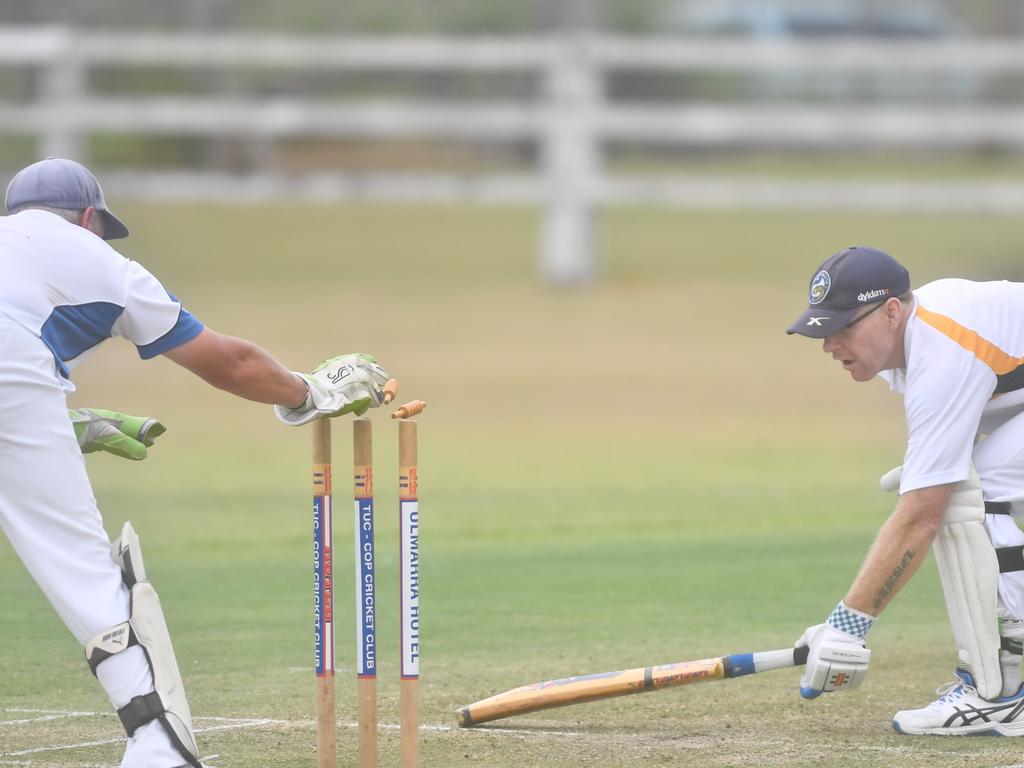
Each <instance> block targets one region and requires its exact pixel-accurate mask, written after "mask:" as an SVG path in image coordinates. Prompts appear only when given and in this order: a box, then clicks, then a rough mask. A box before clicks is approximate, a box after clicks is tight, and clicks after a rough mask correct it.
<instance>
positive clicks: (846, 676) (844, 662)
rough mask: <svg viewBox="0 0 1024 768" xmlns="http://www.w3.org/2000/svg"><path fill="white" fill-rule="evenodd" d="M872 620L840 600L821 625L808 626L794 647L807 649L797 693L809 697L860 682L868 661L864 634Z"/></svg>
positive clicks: (869, 659) (869, 627) (866, 669)
mask: <svg viewBox="0 0 1024 768" xmlns="http://www.w3.org/2000/svg"><path fill="white" fill-rule="evenodd" d="M873 623H874V618H873V617H871V616H868V615H867V614H866V613H861V612H860V611H857V610H854V609H853V608H848V607H847V606H846V604H845V603H843V602H840V603H839V605H837V606H836V607H835V610H833V611H832V613H831V615H829V617H828V620H827V621H826V622H825V623H824V624H816V625H815V626H813V627H808V628H807V630H806V631H804V633H803V635H801V636H800V639H799V640H797V641H796V647H797V648H799V647H801V646H807V648H808V654H807V666H805V667H804V673H803V675H802V676H801V678H800V695H801V696H803V697H804V698H805V699H813V698H816V697H818V696H820V695H821V694H823V693H829V692H831V691H838V690H842V689H845V688H856V687H857V686H858V685H860V684H861V683H862V682H863V681H864V678H865V676H866V675H867V673H868V664H869V663H870V661H871V651H869V650H868V649H867V648H865V647H864V637H865V635H867V633H868V630H869V629H871V625H872V624H873Z"/></svg>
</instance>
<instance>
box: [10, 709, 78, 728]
mask: <svg viewBox="0 0 1024 768" xmlns="http://www.w3.org/2000/svg"><path fill="white" fill-rule="evenodd" d="M4 711H6V712H10V711H11V710H9V709H8V710H4ZM95 714H96V713H95V712H61V713H54V714H52V715H39V716H38V717H23V718H21V719H19V720H0V725H25V724H27V723H42V722H46V721H47V720H70V719H71V718H73V717H92V716H93V715H95Z"/></svg>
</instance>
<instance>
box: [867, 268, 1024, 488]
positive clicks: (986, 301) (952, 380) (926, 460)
mask: <svg viewBox="0 0 1024 768" xmlns="http://www.w3.org/2000/svg"><path fill="white" fill-rule="evenodd" d="M914 296H915V303H914V311H913V314H912V316H911V318H910V319H909V320H908V321H907V326H906V330H905V334H904V343H905V352H906V362H907V367H906V368H905V369H898V370H893V371H883V372H882V374H881V375H882V376H883V378H885V379H886V380H887V381H889V383H890V386H891V387H892V389H893V390H894V391H897V392H902V393H903V398H904V410H905V412H906V417H907V451H906V455H905V456H904V459H903V479H902V481H901V483H900V493H901V494H902V493H906V492H907V491H912V490H916V489H918V488H927V487H929V486H933V485H941V484H943V483H956V482H960V481H961V480H966V479H967V477H968V475H969V474H970V467H971V454H972V452H973V448H974V442H975V437H976V435H977V434H978V433H979V431H983V432H988V431H990V430H991V429H992V428H994V427H995V426H998V424H1000V423H1002V422H1005V421H1006V420H1007V419H1009V418H1011V417H1012V416H1015V415H1017V414H1018V413H1020V412H1021V411H1022V410H1024V283H1011V282H1007V281H1005V280H1004V281H999V282H989V283H976V282H972V281H969V280H959V279H947V280H937V281H935V282H933V283H928V284H927V285H924V286H922V287H921V288H918V289H916V290H915V291H914Z"/></svg>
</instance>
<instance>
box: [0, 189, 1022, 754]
mask: <svg viewBox="0 0 1024 768" xmlns="http://www.w3.org/2000/svg"><path fill="white" fill-rule="evenodd" d="M118 212H119V214H120V215H122V216H123V218H125V220H126V221H128V222H129V224H130V226H132V228H133V235H132V238H130V239H129V240H128V241H126V242H125V244H124V251H125V253H126V254H128V255H130V256H132V257H135V258H139V259H141V260H143V261H144V262H146V263H147V264H148V265H149V266H150V267H151V268H152V269H153V270H154V271H155V272H157V274H159V275H160V276H161V277H163V278H164V280H165V282H166V283H167V285H168V287H169V288H170V289H171V290H173V291H174V292H175V293H176V294H177V295H179V296H181V297H182V298H183V299H184V301H185V302H186V305H187V306H188V307H189V308H190V309H192V310H193V311H194V312H195V313H196V314H197V315H198V316H199V317H201V318H202V319H204V320H205V321H207V322H208V323H209V324H210V325H212V326H213V327H216V328H218V329H219V330H222V331H224V332H226V333H231V334H235V335H239V336H245V337H248V338H251V339H254V340H256V341H258V342H261V343H263V344H265V345H266V346H267V347H269V348H270V349H271V350H273V351H274V352H275V353H276V354H277V355H278V357H280V358H281V359H282V360H283V361H284V362H285V363H286V364H287V365H289V366H291V367H293V368H310V367H312V366H313V365H315V364H316V363H317V362H318V361H319V359H320V358H322V357H324V356H327V355H332V354H336V353H340V352H346V351H355V350H365V351H372V352H374V353H376V354H377V355H378V356H379V357H380V358H381V359H382V361H383V362H384V363H385V364H386V365H387V366H389V367H390V368H391V369H392V371H393V373H395V374H396V375H397V376H398V377H399V378H400V380H401V382H402V387H403V389H402V393H401V397H407V398H409V399H411V398H424V399H426V400H428V401H429V402H430V407H429V409H428V410H427V412H426V413H425V414H424V415H423V416H422V417H421V418H420V419H419V421H420V435H421V437H420V467H421V483H422V485H421V497H422V537H423V538H422V558H423V560H422V579H423V587H424V592H423V604H422V607H423V613H424V625H423V626H424V629H423V638H424V651H423V654H424V655H423V661H422V691H421V695H422V708H421V709H422V721H423V723H424V724H426V725H430V726H445V727H447V726H451V725H453V723H454V720H453V717H452V712H453V710H454V709H455V708H456V707H457V706H458V705H461V704H466V703H469V702H471V701H473V700H476V699H479V698H483V697H485V696H487V695H490V694H493V693H496V692H498V691H500V690H503V689H505V688H509V687H513V686H516V685H520V684H524V683H528V682H534V681H537V680H541V679H547V678H554V677H563V676H567V675H573V674H580V673H587V672H597V671H604V670H609V669H616V668H624V667H633V666H642V665H646V664H651V663H661V662H670V661H681V660H685V659H691V658H700V657H704V656H712V655H721V654H724V653H730V652H740V651H750V650H758V649H768V648H774V647H782V646H785V645H788V644H790V643H792V642H793V640H794V639H795V638H796V637H797V636H799V634H800V633H801V632H802V631H803V629H804V627H806V626H807V625H808V624H811V623H816V622H819V621H821V620H823V618H824V617H825V616H826V615H827V613H828V611H829V610H830V609H831V608H832V606H833V605H834V604H835V601H836V600H838V599H839V598H840V597H841V596H842V594H843V592H844V591H845V588H846V586H847V585H848V583H849V581H850V579H851V578H852V576H853V574H854V573H855V571H856V569H857V567H858V565H859V563H860V561H861V558H862V557H863V554H864V551H865V549H866V548H867V546H868V544H869V543H870V541H871V539H872V537H873V535H874V533H875V531H876V530H877V527H878V525H879V524H880V522H881V521H882V520H884V518H885V516H886V515H887V513H888V511H889V509H890V508H891V505H892V503H893V499H892V498H890V497H887V496H885V495H884V494H882V493H881V492H880V491H879V490H877V477H878V476H879V475H880V474H881V473H882V472H884V471H885V470H887V469H888V468H889V467H890V466H893V465H895V464H897V463H899V461H900V457H901V453H902V443H901V441H902V439H903V431H904V428H903V424H902V404H901V403H900V401H899V399H898V398H896V397H895V396H893V395H891V394H889V393H888V392H886V391H885V388H884V387H883V386H881V385H880V384H877V383H876V384H870V385H862V386H856V385H854V384H852V383H851V382H850V381H849V380H848V378H847V377H846V375H845V374H844V373H843V372H842V371H840V370H839V369H838V368H837V366H835V365H834V364H833V363H831V361H830V360H829V359H828V358H827V357H826V356H824V355H823V354H822V353H821V351H820V348H819V347H818V345H816V344H814V343H811V342H808V341H807V340H805V339H794V338H788V337H786V336H785V335H784V334H783V333H782V329H783V328H784V327H785V326H786V325H787V324H788V323H789V321H790V320H791V319H792V318H793V317H795V316H796V314H798V312H799V310H800V308H801V304H802V303H803V297H804V291H805V285H806V281H807V278H808V277H809V276H810V274H811V272H812V271H813V270H814V268H815V267H816V266H817V264H818V263H819V262H820V261H821V260H822V259H823V258H824V257H825V256H827V255H828V254H829V253H831V252H832V251H834V250H837V249H838V248H840V247H843V246H846V245H849V244H851V243H853V242H862V243H869V244H873V245H876V246H879V247H883V248H887V249H890V250H891V251H892V252H893V253H894V254H895V255H897V256H899V257H901V258H902V259H904V260H905V261H906V262H907V263H908V265H909V266H910V268H911V273H912V275H913V276H914V278H915V282H922V281H924V280H928V279H932V278H935V277H939V276H942V275H954V274H964V275H970V276H976V277H980V278H988V277H994V276H1002V275H1005V276H1011V277H1013V276H1017V277H1019V276H1021V268H1020V267H1019V266H1017V265H1019V264H1020V263H1021V262H1020V257H1019V240H1020V238H1019V232H1020V227H1019V222H1017V221H1016V220H1014V219H1008V218H1005V219H1004V218H998V217H982V216H978V217H974V216H963V217H950V216H943V217H928V216H903V217H895V216H892V217H890V216H882V215H871V216H854V215H849V216H839V215H810V214H808V215H774V214H773V215H768V214H751V215H739V214H699V215H698V214H686V213H678V212H675V213H673V212H667V211H660V212H652V211H641V210H631V209H627V210H621V211H616V212H614V213H607V214H605V215H604V216H603V217H602V220H601V227H600V232H599V239H600V242H601V244H602V273H603V279H602V280H601V282H600V283H599V284H597V285H596V286H594V287H593V288H592V289H590V290H578V291H557V290H552V289H549V288H545V287H544V286H542V285H540V284H538V282H537V281H536V279H535V272H536V268H535V267H536V265H535V255H534V254H535V251H536V237H537V233H536V230H537V223H538V222H537V219H536V216H535V214H534V213H533V212H531V211H527V210H507V209H459V208H443V207H442V208H429V209H426V208H415V207H404V208H403V207H398V208H385V207H372V206H352V207H327V206H301V207H300V206H290V207H274V208H259V209H250V208H232V207H198V206H180V207H171V208H155V207H143V206H130V205H129V206H125V205H121V206H118ZM76 380H77V381H78V384H79V388H80V391H79V392H78V393H77V394H76V395H74V396H73V398H72V402H73V403H74V404H77V405H89V404H92V405H98V406H107V407H115V408H121V409H124V410H129V411H135V412H140V413H142V412H146V413H152V414H154V415H158V416H160V417H161V418H163V419H164V420H165V421H166V422H167V423H168V425H169V429H168V432H167V434H166V435H164V436H163V437H162V438H161V439H160V442H159V443H158V445H157V446H156V448H155V450H154V452H153V454H152V456H151V458H150V459H149V460H148V461H146V462H144V463H142V464H126V463H124V462H119V461H117V460H115V459H113V458H111V457H106V456H90V457H89V458H88V463H89V467H90V472H91V473H92V476H93V478H94V484H95V488H96V493H97V496H98V498H99V500H100V503H101V506H102V508H103V510H104V513H105V519H106V522H107V528H108V530H109V531H111V532H112V533H116V531H117V530H118V529H119V527H120V525H121V523H122V522H123V521H124V520H126V519H132V520H133V521H134V522H135V525H136V528H137V530H138V531H139V534H140V536H141V537H142V541H143V546H144V548H145V551H146V562H147V567H148V569H149V571H150V573H151V576H152V579H153V581H154V583H155V584H156V585H157V587H158V589H159V591H160V594H161V597H162V600H163V602H164V605H165V610H166V612H167V615H168V620H169V622H170V625H171V628H172V630H173V632H174V637H175V643H176V647H177V650H178V655H179V661H180V664H181V667H182V670H183V673H184V675H185V678H186V682H187V684H188V687H189V690H190V696H191V700H192V704H193V710H194V712H195V714H196V715H197V716H199V718H200V725H204V726H205V725H210V724H211V721H209V720H204V718H211V717H226V718H264V719H268V720H273V721H275V722H274V723H268V724H264V725H262V726H259V727H251V728H244V729H237V730H224V731H215V732H210V733H206V734H201V736H200V739H201V746H202V750H203V754H204V755H210V754H216V755H218V757H216V758H215V759H214V760H213V761H212V765H213V766H217V767H218V768H234V767H236V766H254V765H259V766H275V767H277V766H280V767H281V768H291V767H293V766H294V767H295V768H299V767H309V766H313V765H314V764H315V761H314V744H315V728H314V722H315V719H314V718H315V705H314V695H313V694H314V686H313V677H312V671H311V663H312V652H311V631H310V630H311V574H310V571H311V564H310V553H309V550H310V537H311V534H310V512H309V477H308V472H309V461H310V456H309V453H310V449H309V435H308V432H307V431H306V430H302V429H287V428H285V427H283V426H280V425H279V424H278V423H277V422H276V421H275V420H274V419H273V417H272V414H271V413H270V410H269V409H268V408H267V407H265V406H257V405H251V404H247V403H242V402H236V401H235V400H233V399H232V398H230V397H228V396H226V395H223V394H221V393H218V392H214V391H211V390H209V389H208V388H206V387H205V385H203V384H201V383H200V382H198V381H197V380H195V379H194V378H192V377H191V376H189V375H188V374H186V373H185V372H183V371H181V370H180V369H177V368H176V367H175V366H174V365H173V364H171V363H170V362H168V361H166V360H158V361H154V362H150V363H142V362H140V361H139V360H138V358H137V357H136V355H135V353H134V351H133V350H132V349H131V348H130V347H129V346H128V345H124V344H118V343H115V344H109V345H107V346H106V347H105V348H104V349H102V350H100V351H99V352H98V353H97V354H96V356H95V358H94V359H93V360H91V361H90V362H89V363H87V364H86V365H85V367H84V368H82V369H80V370H79V372H78V373H76ZM375 425H376V430H377V434H376V435H375V444H376V453H377V456H376V462H377V478H378V480H377V482H378V508H379V510H381V511H380V513H379V517H378V550H379V551H378V569H379V580H380V586H379V589H380V638H379V641H380V645H381V652H382V656H381V660H380V663H381V677H380V681H379V685H380V699H381V722H382V723H385V724H393V723H395V722H396V719H397V692H398V685H397V680H396V674H397V673H396V667H397V648H396V645H397V641H398V638H397V620H396V607H397V606H396V603H397V600H396V599H395V594H396V591H397V585H396V573H395V571H396V564H397V543H396V524H395V508H396V505H397V497H396V489H395V488H394V487H393V483H392V480H391V479H392V478H393V477H394V474H395V471H396V470H395V456H396V445H395V434H394V427H393V425H392V424H391V423H390V422H389V421H388V420H386V419H384V418H381V417H379V416H378V417H377V418H376V419H375ZM349 434H350V432H349V430H348V428H347V423H345V422H337V423H336V426H335V470H336V477H337V478H338V479H337V483H336V486H337V496H338V498H339V499H340V500H341V501H340V503H339V504H338V509H337V515H338V521H339V522H338V525H337V528H338V534H337V541H336V546H337V548H338V551H339V553H340V554H339V556H338V558H337V565H336V568H337V579H338V593H337V611H338V627H339V629H338V632H339V638H338V664H339V677H338V718H339V722H340V723H341V724H342V726H341V728H340V729H339V755H340V757H339V764H340V765H343V766H350V765H354V762H355V758H354V752H353V750H354V745H355V733H354V730H353V729H352V728H351V727H350V726H349V725H348V724H350V723H351V722H352V721H353V719H354V712H355V708H354V696H353V695H352V688H353V685H352V677H353V672H352V670H353V646H354V643H353V642H352V640H353V638H352V636H353V634H354V630H353V626H352V605H351V603H352V602H353V601H352V599H351V597H350V595H349V592H350V589H351V581H350V580H351V564H350V560H349V557H348V552H349V549H350V547H351V533H350V530H349V525H348V523H347V522H346V520H347V519H348V518H347V511H348V509H349V505H348V504H347V503H345V502H344V498H345V497H346V496H347V494H348V485H347V464H348V462H350V460H351V454H350V448H349V440H350V437H349ZM0 605H2V606H3V608H4V610H3V611H2V612H0V637H2V638H3V644H4V652H3V653H2V654H0V721H4V724H2V725H0V766H6V765H31V766H66V767H69V768H70V767H77V768H83V767H84V766H87V765H103V766H113V765H116V764H117V762H118V760H119V755H120V752H121V746H120V745H119V744H116V743H98V744H95V745H93V746H80V747H76V748H73V749H64V750H53V749H49V750H46V751H35V752H26V750H40V749H42V748H44V747H54V746H60V745H65V746H66V745H74V744H85V743H89V742H105V741H108V740H110V739H114V738H116V737H117V734H118V728H117V723H116V720H114V719H113V718H111V717H110V716H106V717H81V718H74V719H65V720H57V721H47V722H45V723H41V722H35V723H22V724H11V723H9V722H8V721H12V720H18V719H25V718H27V717H29V716H28V715H18V714H15V713H13V712H12V710H16V709H24V708H34V709H47V710H79V711H87V712H99V711H103V710H104V709H105V707H106V704H105V701H104V697H103V695H102V692H101V691H100V689H99V688H98V686H97V685H96V683H95V681H93V680H92V679H91V677H90V676H89V675H88V672H87V671H86V669H85V666H84V664H83V663H82V662H81V660H80V650H79V649H78V648H77V647H76V644H75V643H74V641H73V640H72V639H71V638H70V636H69V635H68V633H67V632H66V631H65V630H64V629H63V627H62V626H61V625H60V623H59V621H58V620H57V619H56V618H55V616H54V614H53V612H52V610H51V609H50V608H49V606H48V605H47V604H46V602H45V600H44V599H43V598H42V596H41V595H40V593H39V592H38V590H37V588H36V587H35V586H34V584H33V583H32V582H31V580H30V579H29V577H28V576H27V575H26V574H25V572H24V570H23V568H22V567H21V565H20V563H18V561H17V559H16V558H15V556H14V555H13V553H11V551H10V549H9V548H8V547H7V545H6V543H5V542H2V543H0ZM871 641H872V643H871V644H872V647H873V648H874V650H875V653H876V658H875V662H874V663H873V669H872V673H871V676H870V677H869V679H868V681H867V683H866V684H865V686H864V687H863V688H862V689H861V690H860V691H857V692H854V693H850V694H837V695H835V696H829V697H823V699H822V700H818V701H815V702H804V701H802V700H800V699H799V697H798V695H797V693H796V678H797V676H796V674H795V672H792V671H789V672H777V673H773V674H771V675H763V676H759V677H756V678H748V679H744V680H737V681H730V682H722V683H716V684H712V685H704V686H694V687H691V688H681V689H678V690H672V691H662V692H658V693H653V694H649V695H644V696H639V697H633V698H627V699H620V700H616V701H609V702H602V703H595V704H590V705H584V706H580V707H574V708H569V709H564V710H556V711H551V712H547V713H538V714H535V715H532V716H529V717H524V718H519V719H516V720H509V721H507V722H506V723H504V724H498V725H504V726H507V727H508V728H511V729H514V730H513V731H512V732H506V731H503V730H500V729H495V728H492V729H490V730H485V731H474V732H468V733H467V732H460V731H452V730H438V729H433V730H428V731H425V732H424V734H423V740H422V754H423V759H422V764H423V765H424V766H431V767H432V768H433V767H435V766H501V767H504V766H515V765H521V764H530V765H531V766H536V767H538V768H540V767H547V766H551V767H555V766H558V767H563V766H565V767H568V766H579V765H588V766H602V767H603V766H608V767H610V766H662V765H673V766H698V765H699V766H704V765H722V766H727V765H749V764H755V763H761V764H764V765H771V766H780V765H785V766H804V765H806V766H810V765H815V766H822V765H837V766H840V765H842V766H889V765H894V764H900V765H903V766H931V765H936V764H943V765H969V766H972V767H973V766H1004V765H1010V764H1013V763H1015V762H1019V757H1018V754H1019V747H1017V746H1015V745H1014V744H1013V742H1008V741H1003V740H979V739H971V740H966V741H959V740H957V741H950V740H941V739H935V740H926V739H925V740H922V739H910V738H899V737H897V736H895V735H893V734H892V733H891V730H890V729H889V726H888V720H889V717H890V716H891V714H892V712H893V711H894V710H895V709H898V708H901V707H905V706H909V705H920V704H923V703H925V702H926V701H928V700H930V699H931V698H932V689H933V688H934V686H935V685H937V684H939V683H941V682H943V681H944V680H945V679H946V678H947V677H949V675H950V671H951V663H952V654H951V650H950V638H949V630H948V628H947V626H946V620H945V609H944V607H943V603H942V598H941V595H940V593H939V591H938V588H937V585H936V578H935V573H934V567H933V566H932V565H931V563H928V564H927V565H926V566H925V567H924V569H923V570H922V571H921V573H920V575H919V576H918V577H917V578H916V579H915V580H914V581H913V582H912V583H911V584H910V585H909V586H908V588H907V589H906V590H905V591H904V593H903V594H901V595H900V596H899V597H898V598H897V600H896V602H895V603H894V604H893V606H892V607H891V608H890V609H889V610H888V611H887V612H886V614H885V616H884V617H883V619H882V620H881V621H880V622H879V625H878V627H877V629H876V630H875V631H874V632H873V633H872V636H871ZM397 743H398V740H397V733H396V732H395V731H394V730H393V729H384V730H383V731H382V734H381V744H382V747H381V749H382V764H385V765H396V764H397ZM13 753H20V754H13Z"/></svg>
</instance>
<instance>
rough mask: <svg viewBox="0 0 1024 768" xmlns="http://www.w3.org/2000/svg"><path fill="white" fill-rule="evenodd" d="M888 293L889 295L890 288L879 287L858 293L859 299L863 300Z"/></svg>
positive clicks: (877, 297)
mask: <svg viewBox="0 0 1024 768" xmlns="http://www.w3.org/2000/svg"><path fill="white" fill-rule="evenodd" d="M888 295H889V289H888V288H879V289H877V290H874V291H864V292H863V293H858V294H857V301H861V302H864V301H871V300H872V299H879V298H881V297H882V296H888Z"/></svg>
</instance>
